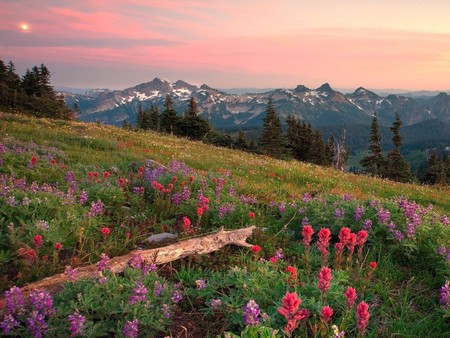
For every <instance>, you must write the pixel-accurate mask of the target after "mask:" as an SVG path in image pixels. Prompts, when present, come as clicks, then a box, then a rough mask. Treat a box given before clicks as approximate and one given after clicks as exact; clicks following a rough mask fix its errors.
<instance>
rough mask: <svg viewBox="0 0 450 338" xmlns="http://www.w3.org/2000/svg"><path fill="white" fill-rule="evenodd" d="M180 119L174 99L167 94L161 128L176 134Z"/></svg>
mask: <svg viewBox="0 0 450 338" xmlns="http://www.w3.org/2000/svg"><path fill="white" fill-rule="evenodd" d="M179 120H180V118H179V117H178V115H177V112H176V111H175V110H174V109H173V99H172V97H171V96H170V95H169V94H167V96H166V99H165V101H164V111H163V112H162V114H161V130H162V131H164V132H166V133H170V134H176V133H177V130H176V128H177V124H178V122H179Z"/></svg>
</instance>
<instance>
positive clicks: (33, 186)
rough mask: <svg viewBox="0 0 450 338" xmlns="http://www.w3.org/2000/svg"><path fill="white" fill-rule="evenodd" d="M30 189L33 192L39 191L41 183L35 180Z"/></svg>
mask: <svg viewBox="0 0 450 338" xmlns="http://www.w3.org/2000/svg"><path fill="white" fill-rule="evenodd" d="M28 189H29V190H30V191H31V192H38V191H39V185H38V184H37V182H36V181H33V182H32V183H31V185H30V187H29V188H28Z"/></svg>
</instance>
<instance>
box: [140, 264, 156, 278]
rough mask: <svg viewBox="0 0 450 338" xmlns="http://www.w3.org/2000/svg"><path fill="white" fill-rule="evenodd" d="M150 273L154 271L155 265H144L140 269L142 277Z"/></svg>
mask: <svg viewBox="0 0 450 338" xmlns="http://www.w3.org/2000/svg"><path fill="white" fill-rule="evenodd" d="M151 271H156V264H155V263H151V264H145V265H144V266H143V267H142V273H143V274H144V275H148V274H149V273H150V272H151Z"/></svg>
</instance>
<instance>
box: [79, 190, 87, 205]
mask: <svg viewBox="0 0 450 338" xmlns="http://www.w3.org/2000/svg"><path fill="white" fill-rule="evenodd" d="M88 198H89V196H88V193H87V191H86V190H84V189H83V190H82V191H81V193H80V199H79V200H78V202H79V203H80V204H81V205H83V204H84V203H86V202H87V200H88Z"/></svg>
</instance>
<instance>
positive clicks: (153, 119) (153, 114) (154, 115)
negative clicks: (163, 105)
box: [150, 105, 161, 131]
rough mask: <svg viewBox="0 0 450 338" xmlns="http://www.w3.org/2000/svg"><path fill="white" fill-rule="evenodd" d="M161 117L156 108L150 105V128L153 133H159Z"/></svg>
mask: <svg viewBox="0 0 450 338" xmlns="http://www.w3.org/2000/svg"><path fill="white" fill-rule="evenodd" d="M160 124H161V116H160V114H159V109H158V107H156V106H154V105H152V106H151V107H150V128H151V129H153V130H155V131H160V129H161V125H160Z"/></svg>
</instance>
